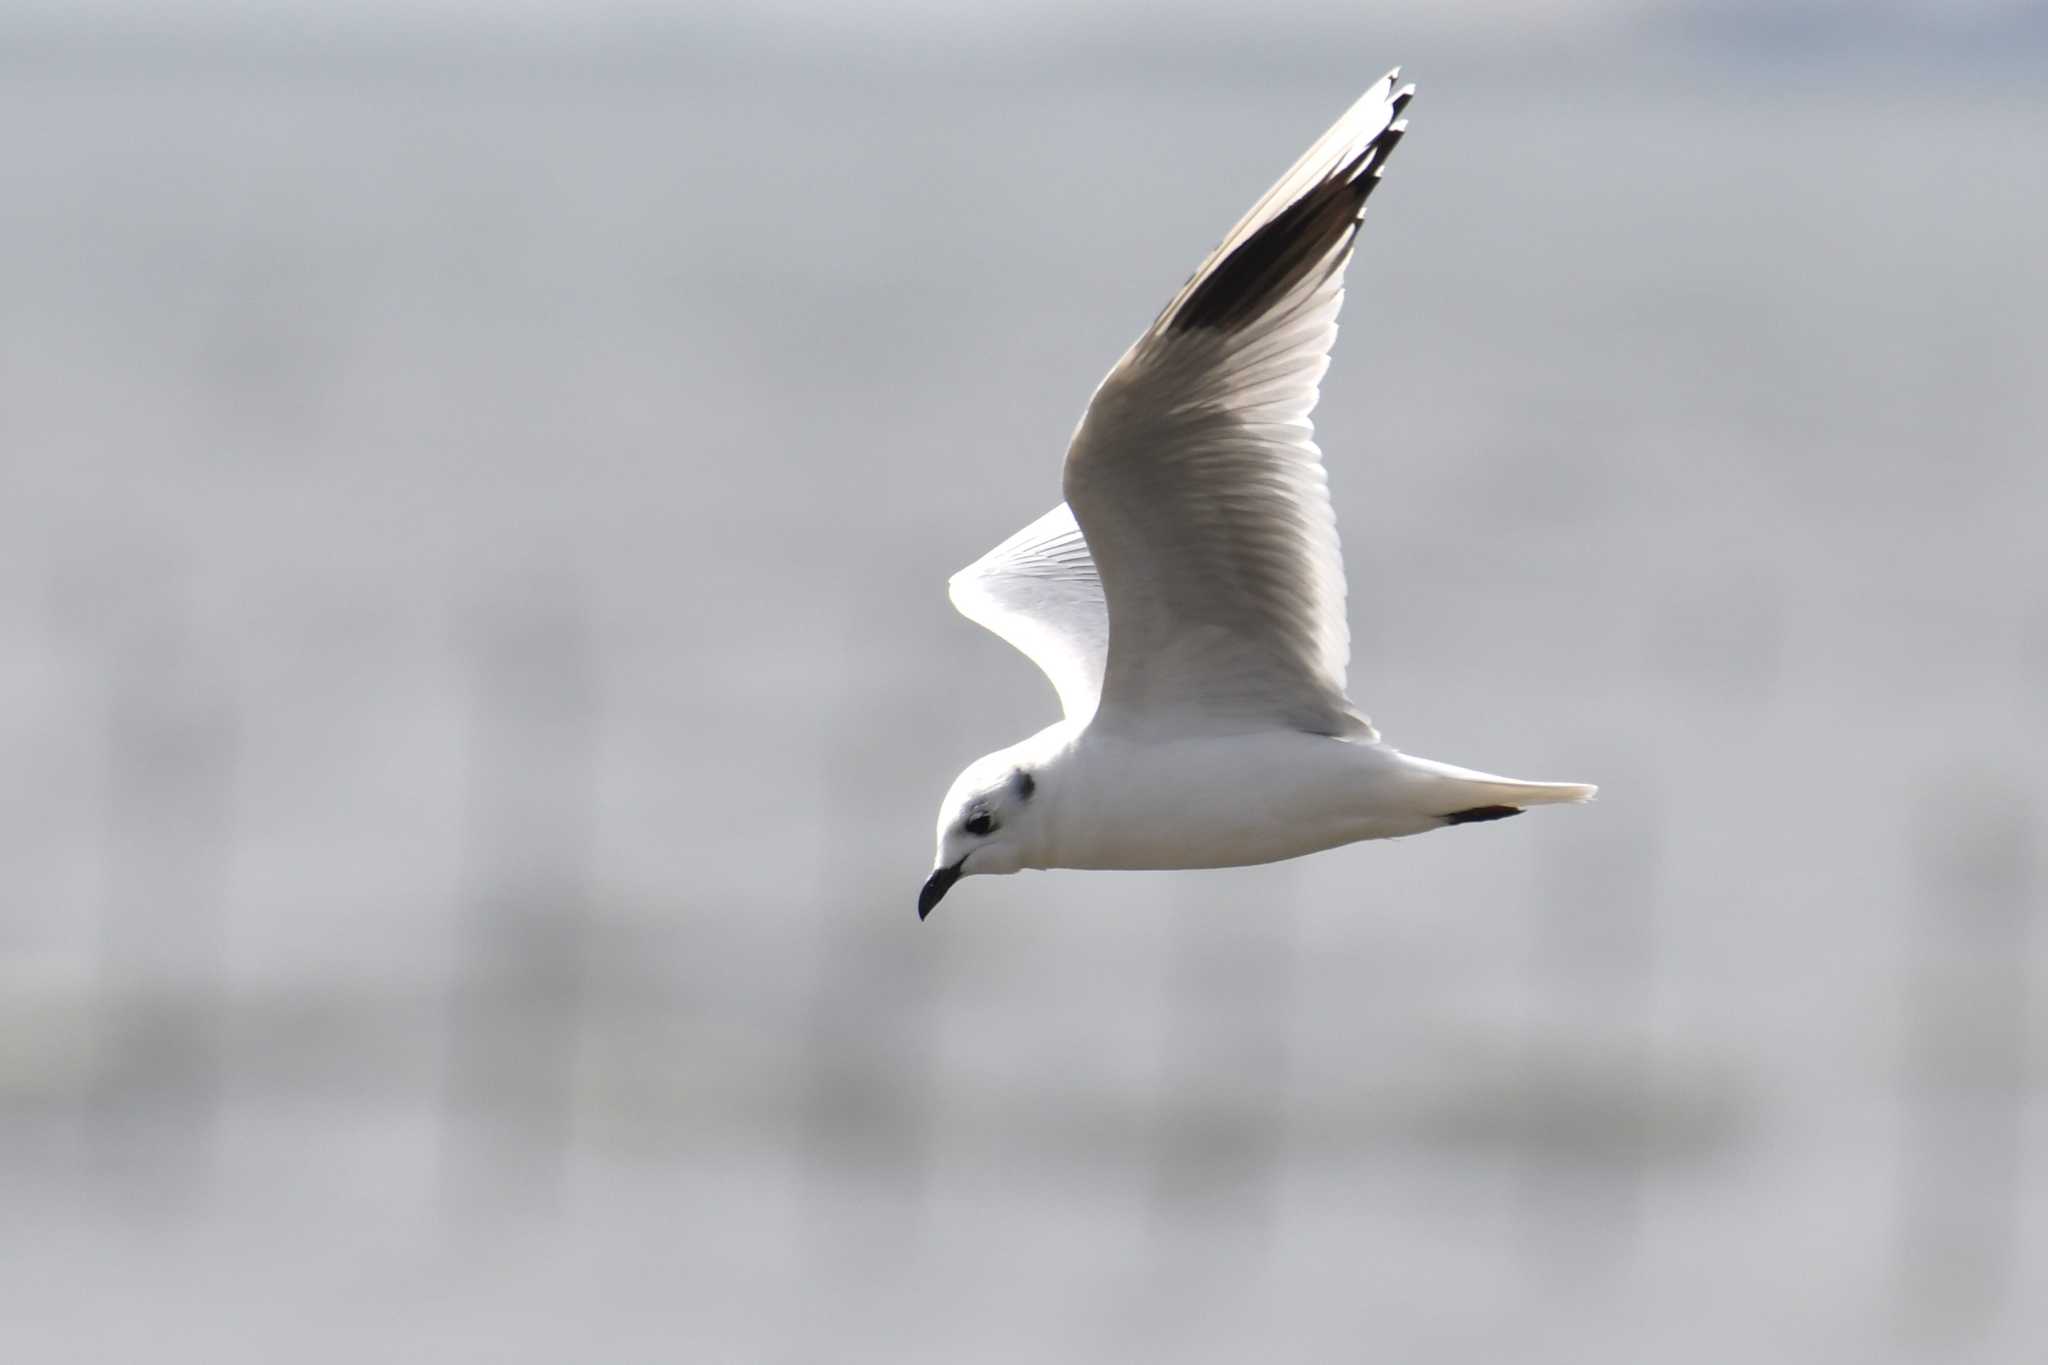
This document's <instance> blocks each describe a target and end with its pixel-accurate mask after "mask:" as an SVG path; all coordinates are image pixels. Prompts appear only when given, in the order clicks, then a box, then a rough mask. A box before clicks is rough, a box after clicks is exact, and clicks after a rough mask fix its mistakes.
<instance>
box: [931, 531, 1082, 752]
mask: <svg viewBox="0 0 2048 1365" xmlns="http://www.w3.org/2000/svg"><path fill="white" fill-rule="evenodd" d="M946 589H947V592H948V594H949V595H950V596H951V597H952V599H953V605H954V606H956V607H958V608H959V609H960V614H961V615H962V616H965V617H966V618H967V619H968V620H970V621H973V622H975V623H976V624H977V625H983V626H987V627H988V628H989V629H990V630H992V631H994V632H995V633H996V634H998V635H1000V636H1002V637H1003V638H1004V639H1005V640H1008V641H1009V642H1010V643H1011V644H1013V645H1015V646H1016V647H1017V648H1018V649H1020V650H1022V651H1024V654H1025V656H1026V657H1027V658H1029V659H1030V660H1031V662H1033V663H1035V664H1037V665H1038V666H1039V668H1040V669H1042V670H1044V672H1045V676H1046V677H1048V678H1050V679H1052V685H1053V688H1054V690H1055V691H1057V692H1058V693H1059V694H1060V709H1061V710H1062V711H1064V712H1065V713H1066V715H1067V718H1068V719H1069V720H1073V721H1077V722H1085V721H1086V720H1087V719H1088V718H1089V717H1090V716H1092V715H1093V714H1094V713H1095V703H1096V700H1097V698H1099V697H1100V696H1101V695H1102V662H1103V658H1104V656H1105V655H1107V654H1108V652H1109V609H1108V608H1107V607H1106V606H1105V605H1104V604H1103V600H1102V580H1101V578H1099V577H1098V576H1097V575H1096V572H1095V561H1094V559H1092V558H1091V557H1090V556H1089V554H1088V542H1087V541H1086V540H1085V539H1083V538H1082V536H1081V528H1080V527H1079V526H1077V525H1075V524H1074V514H1073V513H1072V512H1070V511H1068V510H1067V505H1066V504H1065V503H1061V504H1060V505H1059V506H1058V507H1055V508H1053V509H1052V511H1050V512H1047V513H1046V514H1045V515H1044V516H1042V517H1040V518H1039V519H1038V520H1037V521H1034V522H1032V523H1031V524H1030V525H1029V526H1027V527H1025V528H1024V529H1023V530H1021V531H1019V532H1018V533H1017V534H1016V535H1014V536H1011V537H1010V538H1009V539H1008V540H1006V541H1004V542H1003V543H1002V544H1000V545H998V546H996V547H995V549H993V550H990V551H989V552H988V553H987V554H985V555H983V556H982V557H981V558H980V559H977V560H975V561H974V562H973V563H972V564H969V565H968V566H967V567H966V568H964V569H962V570H961V571H960V572H959V573H956V574H954V575H953V577H952V579H951V581H950V582H948V583H947V585H946Z"/></svg>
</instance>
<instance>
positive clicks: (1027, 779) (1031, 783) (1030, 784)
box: [1010, 768, 1038, 801]
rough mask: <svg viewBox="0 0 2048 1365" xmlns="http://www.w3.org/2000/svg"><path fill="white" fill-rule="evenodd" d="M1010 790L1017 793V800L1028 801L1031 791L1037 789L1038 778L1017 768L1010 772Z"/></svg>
mask: <svg viewBox="0 0 2048 1365" xmlns="http://www.w3.org/2000/svg"><path fill="white" fill-rule="evenodd" d="M1010 790H1011V791H1014V792H1015V793H1017V799H1018V800H1019V801H1029V800H1030V799H1031V793H1033V792H1035V791H1037V790H1038V779H1037V778H1035V777H1033V776H1032V775H1031V774H1030V773H1027V772H1025V771H1024V770H1023V769H1022V768H1018V769H1017V770H1016V771H1014V772H1012V773H1011V774H1010Z"/></svg>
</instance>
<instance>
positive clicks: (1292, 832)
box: [1052, 731, 1439, 869]
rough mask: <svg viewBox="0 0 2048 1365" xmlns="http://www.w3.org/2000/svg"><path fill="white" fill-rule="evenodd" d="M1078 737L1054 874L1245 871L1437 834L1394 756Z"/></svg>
mask: <svg viewBox="0 0 2048 1365" xmlns="http://www.w3.org/2000/svg"><path fill="white" fill-rule="evenodd" d="M1092 738H1093V737H1089V738H1087V739H1084V740H1083V742H1082V744H1081V745H1080V746H1079V747H1078V749H1077V752H1076V753H1075V755H1074V758H1075V759H1076V760H1078V761H1077V762H1076V763H1075V764H1074V766H1073V768H1072V770H1071V771H1072V779H1071V783H1070V784H1069V785H1068V787H1067V789H1066V790H1065V791H1064V792H1062V794H1061V803H1060V804H1061V808H1062V819H1061V821H1060V827H1059V830H1058V837H1057V839H1056V843H1055V847H1054V849H1053V855H1054V857H1053V862H1052V865H1053V866H1057V867H1075V868H1132V869H1136V868H1155V869H1167V868H1195V867H1241V866H1245V865H1248V864H1253V863H1270V862H1276V861H1278V860H1280V859H1282V858H1296V857H1299V856H1301V855H1302V854H1304V853H1314V852H1317V851H1318V850H1320V849H1326V848H1335V847H1337V846H1338V845H1340V844H1348V843H1355V842H1357V841H1358V840H1361V839H1389V838H1395V837H1398V836H1401V835H1405V834H1419V833H1421V832H1422V831H1424V830H1427V829H1433V828H1435V827H1436V826H1437V824H1438V823H1439V821H1438V820H1437V819H1436V818H1435V817H1434V816H1432V815H1429V814H1427V813H1424V812H1423V811H1421V810H1418V809H1416V808H1415V805H1414V802H1413V792H1412V785H1411V783H1410V782H1409V781H1408V780H1407V779H1406V778H1405V776H1404V774H1403V771H1402V768H1401V764H1400V757H1399V755H1398V754H1395V753H1394V752H1393V751H1391V750H1388V749H1384V748H1382V747H1380V746H1379V745H1376V744H1369V743H1358V742H1354V741H1351V740H1341V739H1331V738H1327V737H1324V736H1319V735H1305V734H1298V733H1294V732H1285V731H1268V732H1264V733H1260V734H1251V735H1226V736H1210V737H1203V738H1200V739H1188V740H1177V741H1173V742H1171V743H1165V744H1150V743H1136V742H1126V741H1118V740H1113V739H1111V740H1097V741H1095V742H1093V743H1091V742H1090V739H1092Z"/></svg>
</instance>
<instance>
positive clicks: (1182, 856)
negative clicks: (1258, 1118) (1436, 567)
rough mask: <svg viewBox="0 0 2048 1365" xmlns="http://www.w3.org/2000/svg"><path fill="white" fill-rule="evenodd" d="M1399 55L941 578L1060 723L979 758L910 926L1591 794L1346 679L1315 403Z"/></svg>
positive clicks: (953, 799) (942, 825)
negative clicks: (1509, 771) (1447, 743)
mask: <svg viewBox="0 0 2048 1365" xmlns="http://www.w3.org/2000/svg"><path fill="white" fill-rule="evenodd" d="M1399 78H1400V71H1399V68H1396V69H1395V70H1394V71H1391V72H1389V73H1388V74H1387V75H1386V77H1385V78H1383V79H1382V80H1380V81H1379V82H1377V83H1376V84H1375V85H1374V86H1373V87H1372V88H1371V89H1370V90H1368V91H1367V92H1366V93H1365V95H1364V96H1363V97H1362V98H1361V99H1359V101H1358V102H1357V103H1356V104H1354V105H1352V106H1351V108H1350V109H1349V110H1348V111H1346V112H1345V114H1344V116H1343V117H1342V118H1340V119H1338V120H1337V122H1336V123H1335V124H1334V125H1333V126H1332V127H1331V128H1330V130H1329V131H1328V132H1326V133H1324V134H1323V135H1322V137H1320V138H1318V139H1317V140H1316V142H1315V144H1314V145H1313V146H1311V147H1310V148H1309V149H1308V151H1307V152H1306V153H1304V154H1303V156H1302V158H1301V159H1300V160H1299V161H1297V162H1295V163H1294V166H1293V167H1292V169H1290V170H1289V171H1288V172H1287V173H1286V174H1285V175H1283V176H1281V177H1280V180H1279V182H1278V183H1277V184H1275V185H1274V186H1273V188H1272V189H1270V190H1268V191H1267V192H1266V195H1265V197H1264V198H1262V199H1260V200H1259V202H1258V203H1257V204H1255V205H1253V206H1252V209H1251V212H1249V213H1247V214H1246V215H1245V216H1244V219H1243V221H1241V222H1240V223H1238V225H1237V226H1236V227H1235V228H1233V229H1231V232H1230V235H1229V236H1227V237H1225V238H1224V239H1223V243H1222V245H1220V246H1218V247H1217V248H1216V249H1215V251H1213V252H1211V253H1210V255H1209V258H1208V259H1207V260H1206V261H1204V262H1203V263H1202V266H1201V269H1199V270H1197V271H1196V272H1195V273H1194V275H1193V276H1192V277H1191V278H1190V279H1189V280H1188V282H1187V283H1186V284H1185V285H1184V286H1182V288H1181V290H1180V292H1179V293H1178V294H1176V295H1174V297H1173V301H1172V302H1170V303H1168V304H1167V305H1166V308H1165V310H1164V311H1162V312H1161V313H1160V314H1159V317H1158V318H1157V320H1155V321H1154V322H1153V323H1152V325H1151V327H1149V328H1147V329H1146V331H1145V334H1144V335H1143V336H1141V337H1139V338H1138V340H1137V341H1136V342H1135V343H1133V344H1132V346H1131V348H1130V349H1129V350H1127V351H1125V352H1124V354H1123V357H1122V358H1121V359H1119V360H1118V361H1117V363H1116V365H1115V366H1114V367H1112V368H1111V370H1110V372H1109V374H1108V376H1107V377H1106V378H1105V379H1104V380H1103V381H1102V383H1101V385H1100V386H1099V387H1097V389H1096V390H1095V395H1094V397H1093V398H1091V399H1090V400H1089V403H1088V408H1087V411H1086V412H1085V413H1084V414H1083V416H1082V418H1081V422H1080V425H1079V426H1078V427H1077V428H1076V429H1075V431H1074V435H1073V439H1072V441H1071V442H1070V443H1069V445H1068V448H1067V456H1066V463H1065V466H1064V468H1063V470H1062V474H1061V485H1062V492H1063V494H1064V495H1065V499H1066V500H1065V501H1064V502H1062V503H1061V504H1060V505H1059V506H1058V507H1055V508H1054V509H1053V510H1052V511H1050V512H1048V513H1046V514H1045V515H1044V516H1042V517H1040V518H1039V519H1038V520H1037V521H1034V522H1032V523H1031V524H1030V525H1029V526H1027V527H1025V528H1024V529H1023V530H1021V531H1019V532H1018V533H1017V534H1016V535H1014V536H1011V537H1010V538H1009V539H1008V540H1006V541H1004V542H1003V543H1002V544H1000V545H998V546H996V548H995V549H993V550H991V551H989V552H988V553H987V554H986V555H984V556H982V557H981V558H980V559H978V560H976V561H975V562H974V563H973V564H970V565H969V566H968V567H967V568H965V569H962V570H961V571H960V572H959V573H957V574H955V575H954V576H953V578H952V580H951V582H950V584H949V590H950V596H951V597H952V600H953V604H954V605H955V606H956V607H958V608H959V610H960V612H961V614H962V615H964V616H966V617H967V618H968V619H969V620H972V621H974V622H976V623H978V624H980V625H983V626H986V627H987V628H988V629H989V630H992V631H994V632H995V633H996V634H997V635H999V636H1001V637H1002V638H1003V639H1005V640H1007V641H1009V642H1010V643H1011V644H1012V645H1015V646H1016V647H1017V648H1018V649H1019V650H1021V651H1022V652H1023V653H1024V654H1025V655H1026V657H1028V658H1029V659H1030V660H1031V661H1032V662H1033V663H1035V664H1037V665H1038V667H1039V668H1040V669H1041V670H1042V671H1043V672H1044V673H1045V675H1046V677H1047V678H1049V679H1050V680H1051V681H1052V685H1053V688H1054V690H1055V691H1056V692H1057V693H1058V694H1059V701H1060V709H1061V711H1062V712H1063V715H1062V717H1061V719H1060V720H1059V721H1057V722H1055V723H1054V724H1052V725H1049V726H1047V727H1046V728H1045V729H1043V730H1040V731H1039V732H1038V733H1037V734H1035V735H1033V736H1031V737H1030V738H1029V739H1026V740H1023V741H1021V742H1019V743H1017V744H1013V745H1011V746H1010V747H1009V748H1007V749H1001V750H998V751H997V752H995V753H992V754H989V755H987V756H985V757H983V758H980V759H977V760H975V761H974V762H973V763H971V764H969V765H968V766H967V769H966V771H964V772H962V773H961V774H960V776H959V777H958V778H957V779H956V780H955V781H954V783H953V785H952V787H951V789H950V790H949V791H948V792H947V793H946V799H945V801H944V802H943V804H941V806H940V808H939V820H938V854H937V858H936V860H935V862H934V864H933V867H932V872H931V875H930V877H929V879H928V880H927V881H926V882H925V883H924V888H923V890H922V891H921V892H920V893H919V895H918V898H917V915H918V918H919V919H920V920H922V919H924V918H925V917H926V916H928V915H930V914H931V912H932V909H933V907H934V906H936V905H938V903H939V901H940V900H941V899H942V898H944V896H945V895H946V893H947V892H948V891H950V890H951V889H952V888H953V886H954V885H955V883H957V882H959V881H960V879H961V878H963V877H969V876H977V875H982V874H990V873H1009V872H1016V871H1020V870H1022V869H1025V868H1113V869H1148V868H1149V869H1173V868H1206V867H1241V866H1248V865H1252V864H1258V863H1270V862H1277V861H1279V860H1281V859H1283V858H1295V857H1299V856H1301V855H1303V854H1306V853H1314V852H1317V851H1319V850H1322V849H1328V848H1336V847H1338V846H1339V845H1342V844H1349V843H1355V842H1357V841H1359V840H1364V839H1393V838H1399V837H1401V836H1403V835H1409V834H1420V833H1423V832H1425V831H1427V830H1433V829H1443V828H1446V827H1448V826H1451V825H1463V824H1471V823H1475V822H1479V821H1487V820H1498V819H1502V818H1504V817H1506V816H1510V815H1517V814H1520V813H1521V811H1522V810H1523V809H1524V808H1526V807H1529V806H1538V805H1550V804H1555V803H1559V802H1583V801H1587V800H1589V799H1591V798H1592V796H1593V793H1594V791H1595V788H1593V787H1591V786H1586V785H1582V784H1579V783H1570V782H1520V781H1516V780H1514V779H1512V778H1506V777H1497V776H1494V775H1492V774H1490V773H1483V772H1475V771H1473V770H1471V769H1469V768H1459V767H1453V766H1452V765H1450V764H1448V763H1438V762H1434V761H1432V760H1430V759H1426V758H1417V757H1414V756H1412V755H1410V754H1404V753H1402V752H1401V751H1400V750H1398V749H1395V748H1393V747H1392V746H1390V745H1388V744H1385V743H1383V742H1382V741H1381V740H1380V737H1379V732H1378V731H1377V730H1375V729H1374V728H1373V725H1372V722H1371V721H1369V720H1367V719H1366V717H1365V715H1364V714H1363V713H1362V712H1360V711H1359V709H1358V708H1357V707H1355V706H1354V705H1352V703H1351V700H1350V698H1349V697H1348V696H1347V695H1346V693H1345V680H1344V678H1345V670H1346V669H1347V667H1348V666H1349V663H1350V655H1351V637H1350V630H1349V627H1348V626H1347V624H1346V622H1345V616H1344V565H1343V559H1342V556H1341V554H1340V552H1339V550H1338V544H1337V521H1336V515H1335V513H1334V512H1333V511H1332V509H1331V506H1330V494H1329V482H1328V479H1327V478H1326V476H1325V474H1324V472H1323V464H1322V455H1321V452H1320V451H1319V450H1318V449H1317V448H1316V444H1315V434H1314V428H1313V427H1312V425H1311V424H1310V422H1309V413H1310V411H1311V410H1312V409H1313V408H1314V407H1315V403H1316V394H1317V385H1318V384H1319V383H1320V381H1321V380H1322V377H1323V372H1324V370H1325V369H1327V368H1328V366H1329V353H1330V346H1331V343H1332V342H1333V341H1334V340H1335V339H1336V336H1337V310H1338V307H1339V306H1340V305H1341V304H1342V303H1343V300H1344V267H1345V265H1346V264H1347V263H1349V261H1350V259H1351V252H1352V247H1353V245H1354V244H1355V242H1356V241H1357V237H1358V231H1359V228H1360V226H1361V224H1362V223H1363V222H1364V218H1365V208H1366V201H1367V199H1369V198H1370V197H1371V195H1372V192H1373V190H1374V189H1375V188H1377V187H1378V185H1379V183H1380V173H1381V172H1382V171H1383V170H1385V168H1386V162H1387V157H1388V156H1389V155H1390V154H1391V153H1392V152H1393V150H1394V148H1395V146H1396V145H1398V144H1399V143H1400V141H1401V136H1402V134H1403V132H1404V131H1406V128H1407V123H1406V121H1405V120H1404V119H1403V118H1402V112H1403V111H1404V110H1405V109H1406V108H1407V105H1408V101H1409V100H1410V98H1412V97H1413V95H1414V93H1415V88H1414V86H1412V85H1402V86H1400V87H1399V88H1398V89H1397V88H1396V82H1397V81H1398V80H1399Z"/></svg>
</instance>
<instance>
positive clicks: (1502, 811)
mask: <svg viewBox="0 0 2048 1365" xmlns="http://www.w3.org/2000/svg"><path fill="white" fill-rule="evenodd" d="M1521 813H1522V808H1521V807H1520V806H1473V807H1472V808H1471V809H1469V810H1454V811H1452V812H1451V813H1450V814H1449V815H1446V816H1445V817H1444V823H1445V824H1447V825H1476V824H1478V823H1479V822H1480V821H1482V820H1505V819H1507V818H1508V817H1509V816H1510V815H1520V814H1521Z"/></svg>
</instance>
